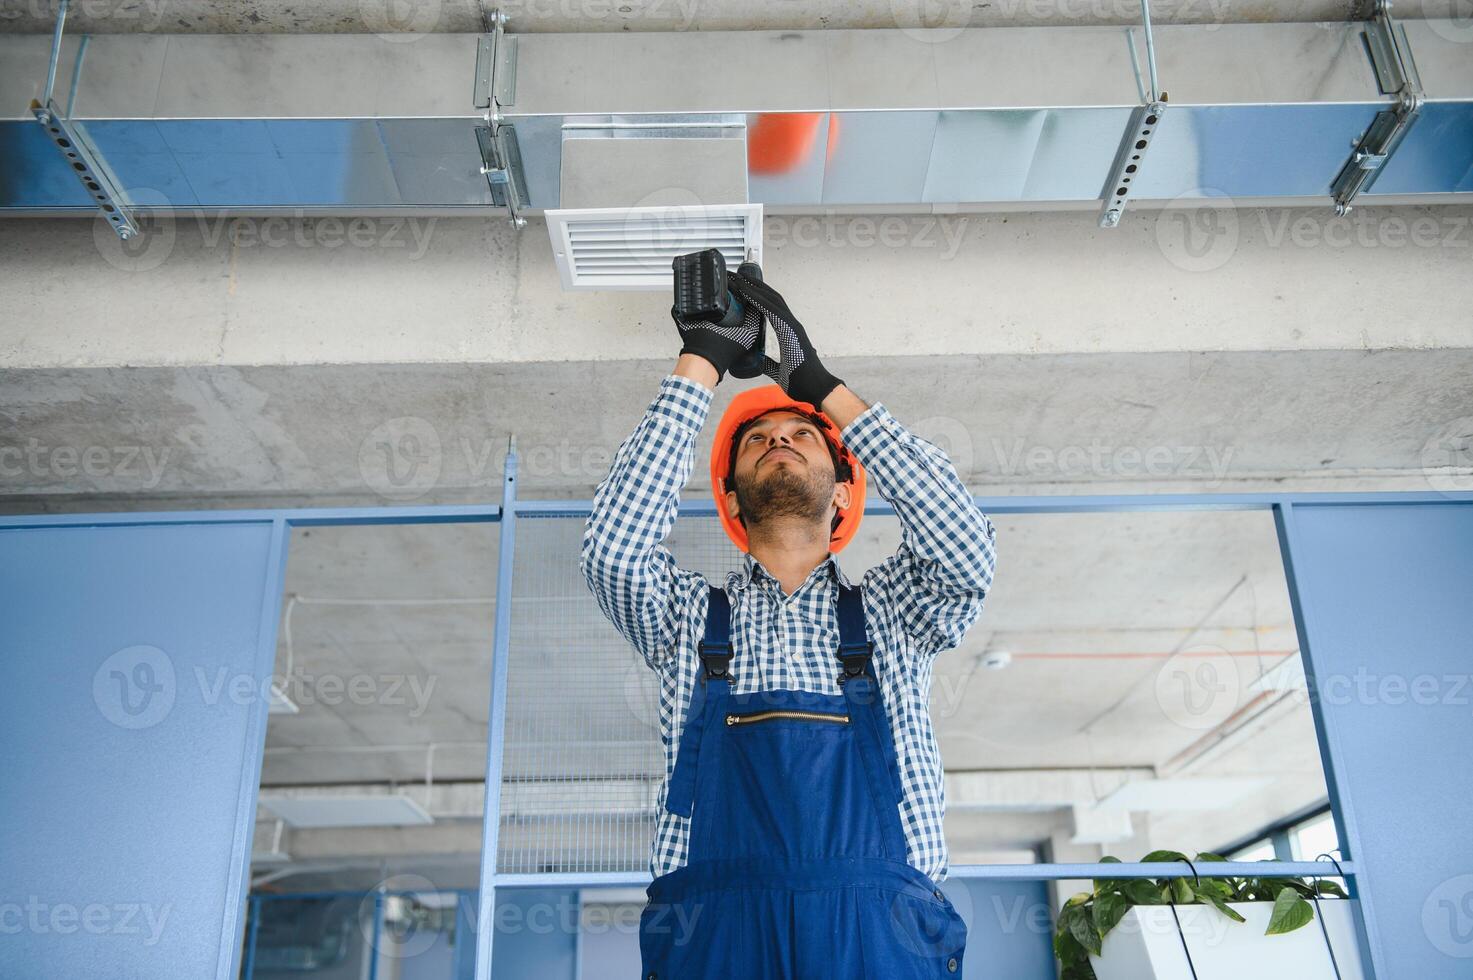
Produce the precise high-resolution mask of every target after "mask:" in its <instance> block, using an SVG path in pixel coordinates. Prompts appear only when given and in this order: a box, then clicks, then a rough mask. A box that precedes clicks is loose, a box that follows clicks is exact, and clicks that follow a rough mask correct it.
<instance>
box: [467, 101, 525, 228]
mask: <svg viewBox="0 0 1473 980" xmlns="http://www.w3.org/2000/svg"><path fill="white" fill-rule="evenodd" d="M476 142H477V143H478V144H479V145H480V148H481V173H483V174H485V175H486V183H487V184H489V185H490V187H491V202H492V203H493V204H495V205H496V206H497V207H502V208H506V211H507V214H508V215H509V216H510V217H511V223H512V227H514V228H525V227H526V225H527V219H526V218H524V217H522V211H523V210H525V208H526V207H527V181H526V177H525V176H523V174H524V171H523V169H522V153H521V150H520V149H518V147H517V130H516V127H515V126H513V125H512V124H511V123H500V124H498V125H493V126H477V127H476Z"/></svg>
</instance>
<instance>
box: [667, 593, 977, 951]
mask: <svg viewBox="0 0 1473 980" xmlns="http://www.w3.org/2000/svg"><path fill="white" fill-rule="evenodd" d="M873 652H874V647H873V645H872V644H871V643H870V642H869V638H868V635H867V633H866V629H865V622H864V607H863V605H862V600H861V597H860V592H859V590H858V589H856V588H846V587H843V586H841V587H840V596H839V650H838V651H837V658H836V662H835V667H836V668H838V667H841V666H842V674H841V675H840V684H841V686H842V689H843V694H841V695H833V694H817V693H813V692H807V691H795V690H785V689H777V690H771V691H756V692H751V693H748V694H733V693H731V683H730V675H729V674H728V667H729V666H730V662H731V659H732V646H731V607H730V603H729V602H728V600H727V596H726V593H725V592H724V591H722V590H721V589H719V588H712V589H711V601H710V611H709V614H708V615H707V619H706V633H705V638H704V639H703V640H702V642H701V648H700V656H701V662H702V668H703V669H702V673H701V675H700V676H699V677H698V678H697V680H696V683H695V686H694V689H693V691H692V693H691V704H690V711H689V714H688V717H687V720H686V724H685V727H684V729H683V731H682V733H681V740H680V749H679V752H678V753H677V755H676V760H675V771H674V773H673V775H672V776H671V779H670V786H669V789H668V792H667V796H666V801H665V805H666V808H667V809H669V810H670V812H672V813H677V814H680V815H681V816H684V817H689V818H690V819H691V825H690V847H689V853H688V858H687V863H686V864H685V866H684V867H681V868H678V869H676V870H675V871H672V872H669V873H668V874H664V875H660V876H659V877H657V878H656V879H655V880H654V881H653V882H651V884H650V886H649V889H648V891H647V894H648V896H649V902H648V903H647V904H646V906H645V908H644V911H643V912H642V913H641V915H640V921H639V937H640V938H639V944H640V957H641V962H642V964H643V973H642V975H643V977H644V978H645V980H705V978H713V980H714V978H728V977H733V978H741V980H778V978H782V980H819V978H822V980H835V978H857V977H864V978H870V977H873V978H882V980H910V978H917V980H918V978H955V977H960V976H961V972H962V954H963V952H964V951H965V947H966V940H967V926H966V924H965V923H964V922H963V921H962V918H961V916H960V915H958V914H957V912H956V909H955V908H954V907H953V906H952V904H951V902H950V901H949V900H948V899H947V898H946V896H945V895H944V894H943V893H942V892H941V891H940V889H938V888H936V886H935V884H934V883H933V882H932V881H931V879H930V878H929V877H928V876H927V875H926V874H924V873H923V872H921V871H919V870H918V869H916V868H913V867H912V866H911V865H910V864H909V863H907V861H906V859H905V833H904V830H903V828H902V827H901V824H900V813H899V810H898V809H897V807H898V805H899V803H900V802H901V799H902V796H901V782H900V768H899V765H898V764H897V762H896V756H895V747H894V743H893V739H892V736H891V734H890V726H889V724H888V722H887V721H886V717H885V707H884V703H883V701H882V700H881V697H880V693H879V681H878V678H877V677H876V676H875V673H874V668H873V667H872V666H871V664H870V658H871V655H872V654H873Z"/></svg>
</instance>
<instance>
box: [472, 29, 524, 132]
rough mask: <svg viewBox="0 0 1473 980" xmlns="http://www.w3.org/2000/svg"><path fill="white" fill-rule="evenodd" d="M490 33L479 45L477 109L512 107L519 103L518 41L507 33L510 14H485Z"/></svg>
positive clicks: (493, 109)
mask: <svg viewBox="0 0 1473 980" xmlns="http://www.w3.org/2000/svg"><path fill="white" fill-rule="evenodd" d="M484 18H485V21H486V25H487V28H486V33H485V34H482V35H481V38H480V41H479V42H478V43H477V44H476V87H475V100H476V108H477V109H491V110H492V111H493V112H494V111H495V110H496V108H497V107H499V106H505V105H512V104H514V103H515V102H516V99H517V38H516V35H515V34H508V33H506V13H505V12H504V11H501V10H491V11H487V12H485V14H484Z"/></svg>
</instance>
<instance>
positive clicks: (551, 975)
mask: <svg viewBox="0 0 1473 980" xmlns="http://www.w3.org/2000/svg"><path fill="white" fill-rule="evenodd" d="M493 927H494V928H495V930H496V942H495V945H494V946H493V947H492V954H491V956H492V959H491V975H492V976H494V977H498V978H499V977H513V978H515V977H538V978H546V980H563V978H564V977H566V978H567V980H573V978H574V977H576V976H577V975H578V889H576V888H498V889H496V910H495V918H494V919H493Z"/></svg>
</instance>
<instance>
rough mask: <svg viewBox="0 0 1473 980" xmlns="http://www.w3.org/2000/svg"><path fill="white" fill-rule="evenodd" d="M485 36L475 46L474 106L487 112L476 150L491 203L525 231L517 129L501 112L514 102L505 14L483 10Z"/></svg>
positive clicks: (512, 47) (513, 63)
mask: <svg viewBox="0 0 1473 980" xmlns="http://www.w3.org/2000/svg"><path fill="white" fill-rule="evenodd" d="M482 17H483V18H484V20H485V24H486V33H485V34H483V35H481V39H480V42H479V44H478V45H477V46H476V85H475V93H474V94H475V102H476V108H477V109H485V110H486V115H485V118H486V125H484V126H477V127H476V143H477V145H478V146H479V147H480V150H481V173H482V174H483V175H484V176H485V178H486V183H487V184H488V185H489V186H490V188H491V202H492V203H493V204H495V205H496V206H497V207H502V208H506V211H507V214H508V215H509V216H510V217H511V223H512V227H514V228H524V227H526V225H527V219H526V218H524V217H523V216H522V211H523V210H524V209H525V208H526V206H527V179H526V176H525V171H524V170H523V168H522V154H521V150H520V149H518V147H517V131H516V127H515V126H513V125H512V124H511V123H508V122H506V121H505V120H504V119H503V118H502V115H501V108H502V106H508V105H511V104H512V103H513V102H515V101H516V96H517V43H516V42H517V39H516V38H515V37H513V36H512V35H509V34H507V33H506V13H505V12H504V11H501V10H489V11H488V10H485V9H484V8H483V9H482Z"/></svg>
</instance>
